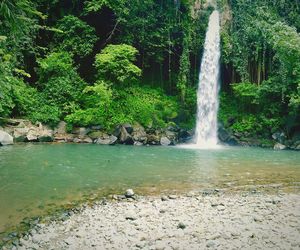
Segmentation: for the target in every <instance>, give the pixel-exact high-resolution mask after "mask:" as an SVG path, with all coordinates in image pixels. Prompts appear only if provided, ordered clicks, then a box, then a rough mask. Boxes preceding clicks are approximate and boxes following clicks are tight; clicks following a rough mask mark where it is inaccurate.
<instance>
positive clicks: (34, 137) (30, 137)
mask: <svg viewBox="0 0 300 250" xmlns="http://www.w3.org/2000/svg"><path fill="white" fill-rule="evenodd" d="M38 136H39V133H38V131H37V130H36V129H35V128H31V129H29V131H28V133H27V135H26V141H29V142H36V141H38Z"/></svg>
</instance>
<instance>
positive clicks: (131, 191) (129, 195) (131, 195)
mask: <svg viewBox="0 0 300 250" xmlns="http://www.w3.org/2000/svg"><path fill="white" fill-rule="evenodd" d="M125 196H126V198H132V197H133V196H134V192H133V190H132V189H127V190H126V192H125Z"/></svg>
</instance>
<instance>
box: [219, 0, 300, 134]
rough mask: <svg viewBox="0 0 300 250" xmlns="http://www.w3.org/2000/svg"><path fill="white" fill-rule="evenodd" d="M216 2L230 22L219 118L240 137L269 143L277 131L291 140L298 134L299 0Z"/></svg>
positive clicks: (225, 41) (225, 36)
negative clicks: (267, 140)
mask: <svg viewBox="0 0 300 250" xmlns="http://www.w3.org/2000/svg"><path fill="white" fill-rule="evenodd" d="M219 3H220V5H221V6H222V7H223V10H224V11H225V12H227V17H229V18H228V21H227V23H226V24H225V25H224V26H223V32H222V48H223V51H222V63H223V89H224V91H223V93H222V97H221V112H220V118H221V119H222V120H223V122H224V123H225V124H226V125H227V126H229V127H231V128H232V129H233V130H234V131H236V132H237V133H240V134H241V136H252V137H262V138H269V137H270V135H271V134H272V133H274V132H276V131H280V130H283V131H285V132H286V134H288V135H289V136H293V134H295V133H296V132H297V131H300V35H299V30H300V3H299V1H290V0H288V1H287V0H286V1H285V0H275V1H274V0H272V1H271V0H264V1H262V0H252V1H249V0H229V1H219ZM228 9H231V10H232V12H231V13H229V12H228ZM230 14H231V15H232V16H230Z"/></svg>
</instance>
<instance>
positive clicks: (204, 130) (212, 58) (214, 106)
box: [195, 10, 220, 148]
mask: <svg viewBox="0 0 300 250" xmlns="http://www.w3.org/2000/svg"><path fill="white" fill-rule="evenodd" d="M219 22H220V21H219V12H218V11H216V10H215V11H214V12H213V13H212V14H211V16H210V17H209V23H208V29H207V32H206V38H205V44H204V53H203V57H202V62H201V68H200V74H199V86H198V91H197V123H196V132H195V143H196V147H199V148H213V147H216V146H217V142H218V135H217V129H218V128H217V126H218V125H217V114H218V106H219V101H218V92H219V71H220V69H219V68H220V62H219V61H220V24H219Z"/></svg>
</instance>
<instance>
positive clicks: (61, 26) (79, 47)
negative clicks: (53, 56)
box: [54, 15, 98, 57]
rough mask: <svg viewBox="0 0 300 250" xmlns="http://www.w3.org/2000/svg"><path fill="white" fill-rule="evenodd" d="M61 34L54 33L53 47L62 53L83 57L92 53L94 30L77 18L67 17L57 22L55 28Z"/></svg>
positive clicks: (95, 39) (95, 37)
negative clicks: (66, 52)
mask: <svg viewBox="0 0 300 250" xmlns="http://www.w3.org/2000/svg"><path fill="white" fill-rule="evenodd" d="M56 28H57V29H58V30H61V31H62V32H55V35H54V39H55V45H56V44H57V45H58V47H56V48H55V49H60V50H63V51H68V52H69V53H71V54H74V55H77V56H80V57H84V56H87V55H88V54H90V53H91V52H92V51H93V47H94V44H95V42H96V41H97V39H98V38H97V36H96V35H95V29H94V28H92V27H91V26H89V25H88V24H86V23H85V22H84V21H82V20H80V19H79V18H78V17H75V16H72V15H68V16H65V17H63V18H62V19H61V20H59V21H58V24H57V26H56Z"/></svg>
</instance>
